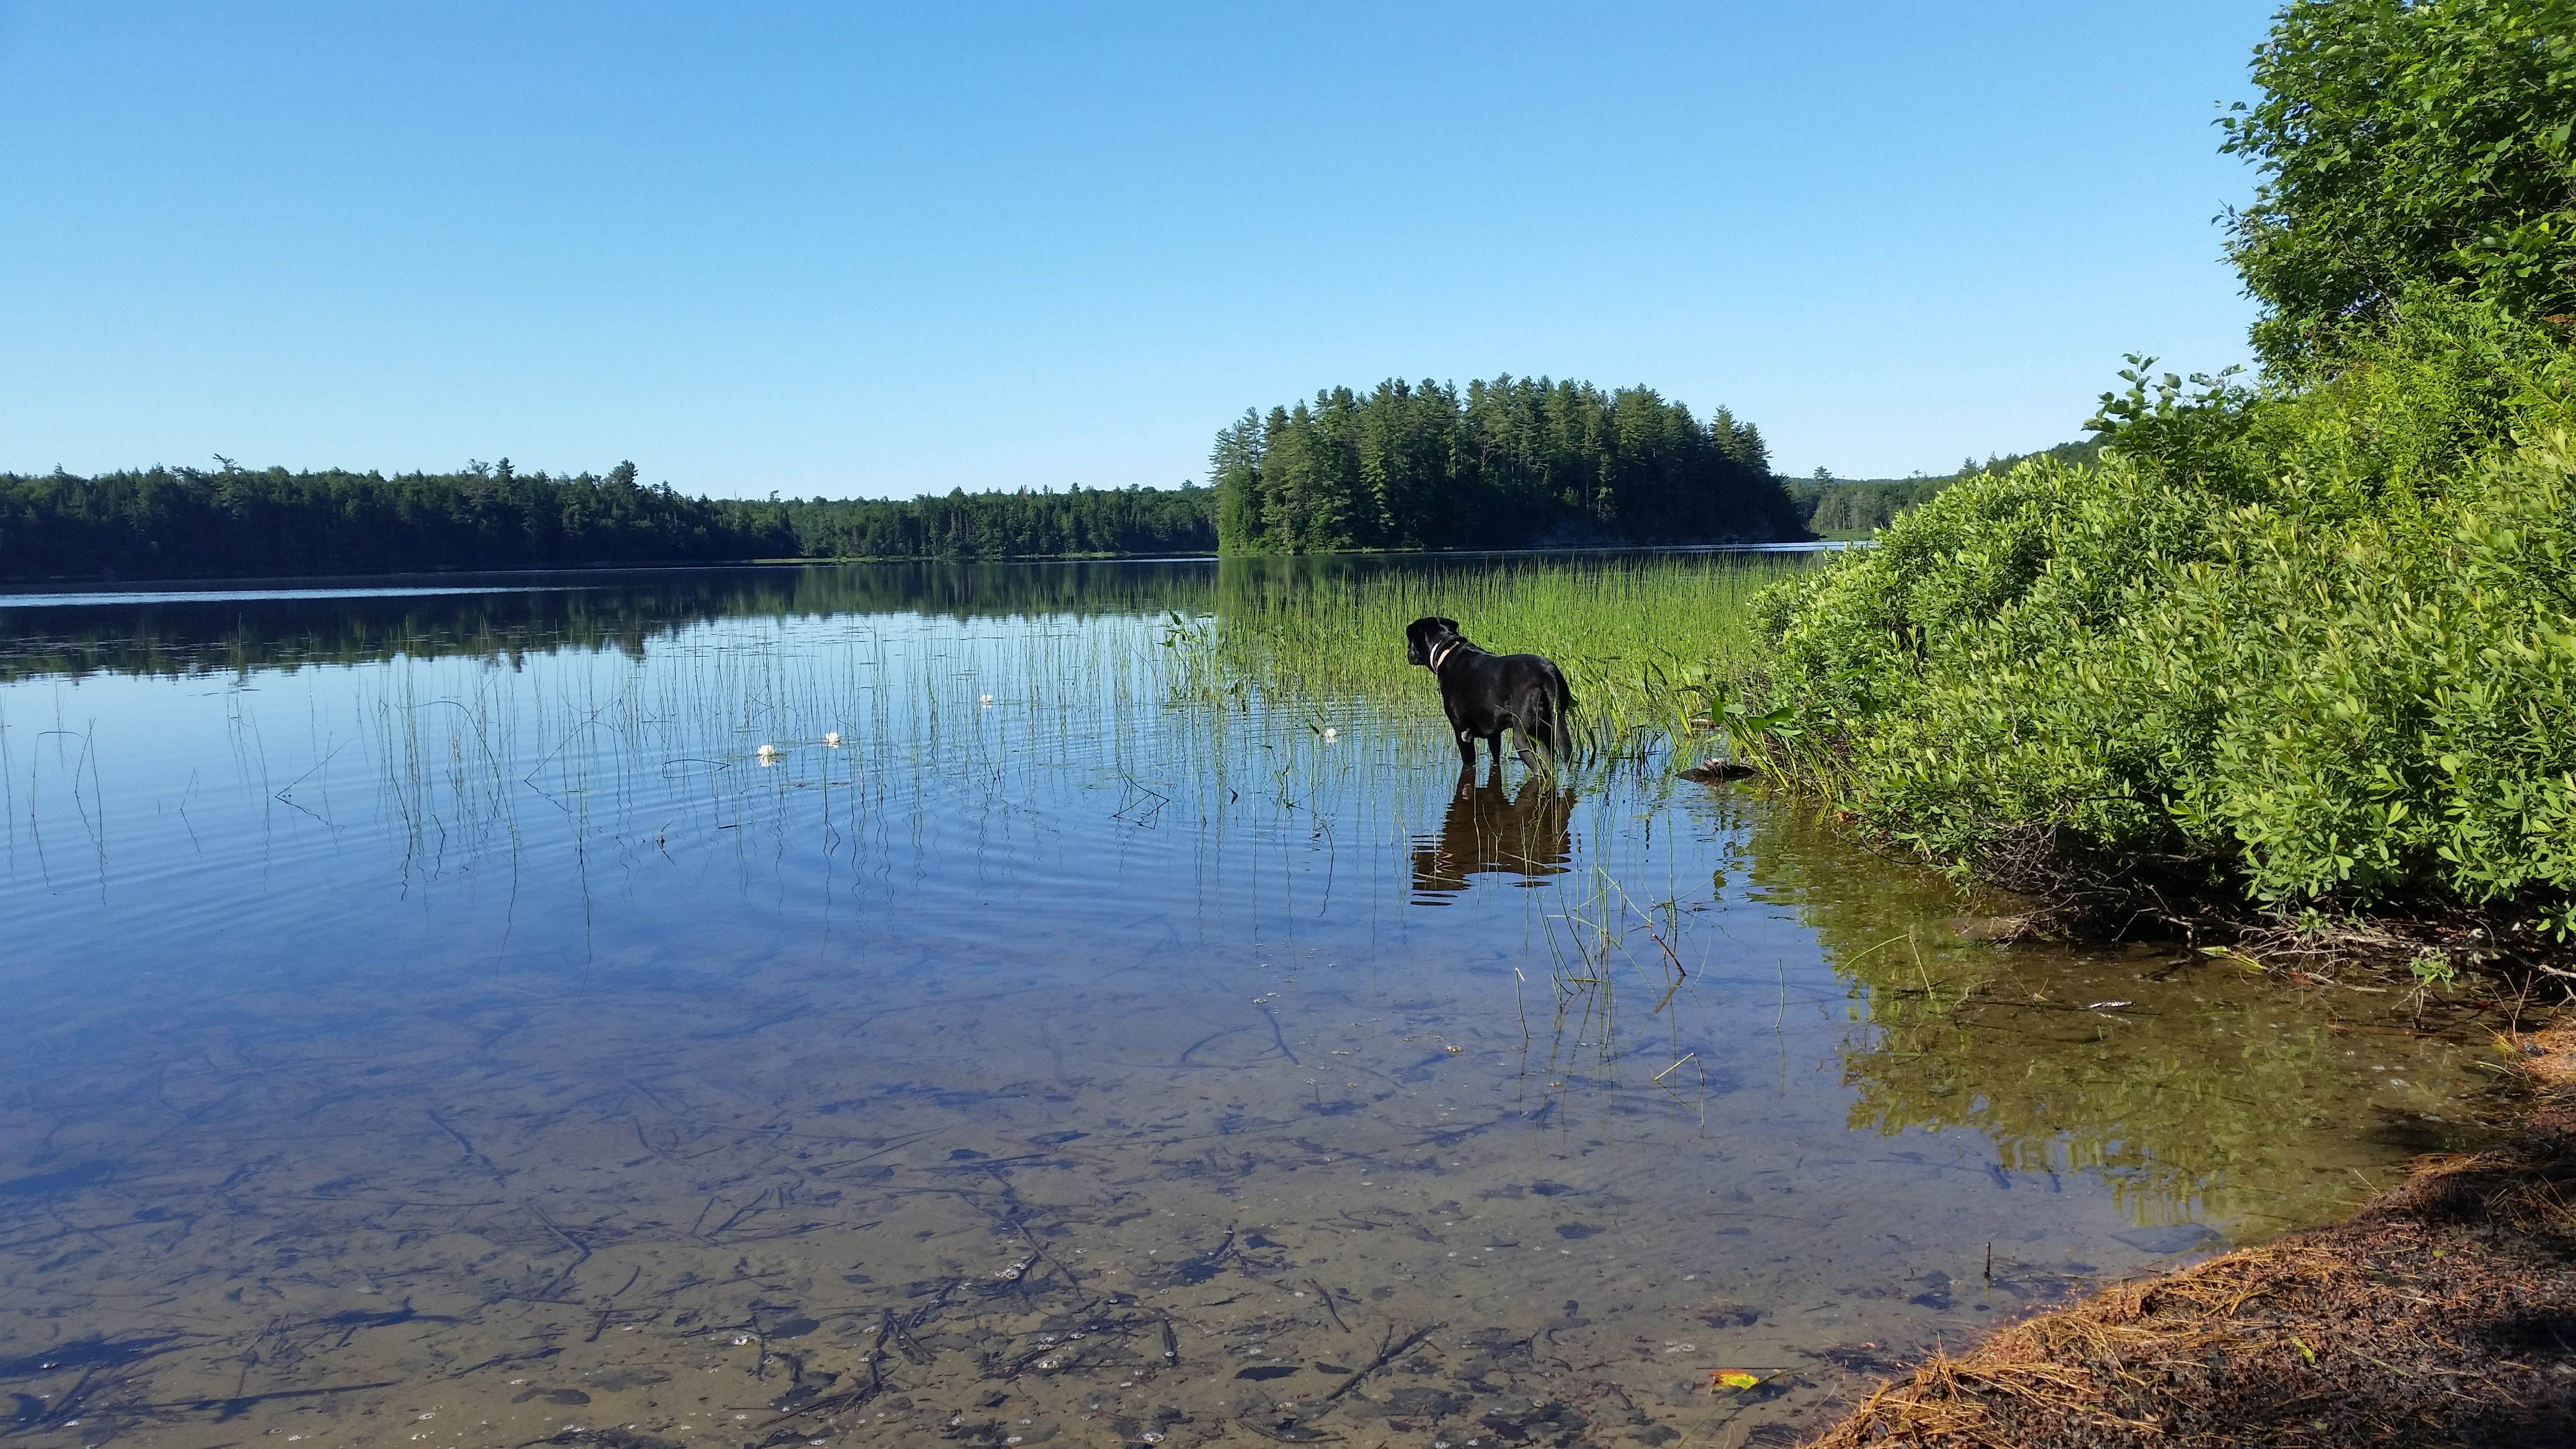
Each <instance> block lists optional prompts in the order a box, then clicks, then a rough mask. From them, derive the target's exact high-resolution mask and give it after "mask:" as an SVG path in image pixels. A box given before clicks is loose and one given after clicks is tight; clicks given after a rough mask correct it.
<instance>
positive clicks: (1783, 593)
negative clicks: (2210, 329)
mask: <svg viewBox="0 0 2576 1449" xmlns="http://www.w3.org/2000/svg"><path fill="white" fill-rule="evenodd" d="M2348 340H2349V341H2350V343H2351V345H2350V346H2349V347H2348V350H2347V351H2346V352H2345V353H2344V355H2343V356H2342V358H2341V359H2340V362H2339V367H2338V371H2337V373H2336V374H2335V376H2333V377H2332V378H2331V379H2330V380H2328V381H2325V382H2322V383H2319V384H2316V385H2314V386H2311V387H2308V388H2305V389H2302V390H2295V391H2292V390H2272V391H2265V392H2256V391H2252V390H2248V389H2242V388H2236V387H2233V386H2232V385H2228V384H2225V383H2223V382H2222V383H2214V384H2210V385H2207V386H2205V387H2204V389H2203V390H2202V392H2201V394H2200V396H2199V397H2198V398H2197V399H2196V400H2195V399H2193V398H2192V397H2190V396H2188V395H2187V394H2185V393H2184V390H2183V387H2182V384H2181V381H2180V380H2179V379H2171V378H2168V379H2164V380H2162V381H2161V382H2156V383H2150V382H2149V380H2148V378H2147V376H2146V373H2145V370H2144V369H2143V368H2137V369H2133V374H2134V376H2133V385H2132V389H2131V392H2130V394H2129V395H2128V397H2126V398H2125V399H2122V398H2115V399H2113V400H2112V402H2113V406H2112V408H2110V409H2109V410H2108V414H2107V415H2106V418H2105V419H2104V422H2105V425H2106V426H2107V427H2108V428H2109V430H2110V432H2109V437H2110V448H2109V451H2108V453H2107V454H2106V461H2105V462H2104V463H2103V464H2102V465H2101V466H2099V467H2095V468H2081V467H2068V466H2064V465H2060V464H2055V463H2036V464H2027V465H2024V466H2022V467H2019V468H2016V469H2014V470H2013V471H2012V472H2011V473H2009V474H2006V475H2002V476H1996V475H1986V476H1984V477H1980V478H1977V479H1974V480H1971V481H1969V482H1966V483H1962V484H1959V485H1957V486H1955V487H1953V488H1951V489H1949V490H1948V491H1946V492H1945V493H1943V494H1942V495H1941V496H1940V497H1939V498H1938V499H1936V500H1935V501H1934V502H1933V503H1931V504H1930V505H1927V506H1926V507H1924V508H1922V509H1919V510H1917V511H1915V512H1913V513H1911V514H1908V515H1906V516H1905V517H1903V518H1901V519H1899V520H1898V521H1897V522H1896V523H1895V525H1894V526H1892V527H1891V528H1889V529H1888V530H1887V532H1886V533H1885V534H1884V535H1883V536H1882V538H1881V541H1880V543H1879V545H1878V546H1877V547H1876V548H1874V549H1871V550H1868V551H1866V552H1863V553H1858V554H1855V555H1853V556H1850V557H1848V558H1845V559H1843V560H1840V561H1838V562H1837V563H1835V564H1834V565H1832V566H1830V567H1828V568H1827V569H1825V570H1823V571H1821V572H1819V573H1817V574H1814V575H1810V576H1808V577H1805V578H1802V579H1799V580H1796V581H1794V582H1793V583H1791V584H1789V585H1786V586H1784V587H1783V588H1782V589H1781V590H1778V591H1775V592H1774V593H1773V594H1771V595H1769V596H1767V597H1766V598H1765V600H1764V602H1763V605H1762V609H1763V620H1762V622H1763V626H1764V628H1765V629H1766V631H1767V632H1768V634H1769V635H1770V637H1771V638H1772V639H1773V640H1774V641H1775V644H1776V648H1775V652H1774V654H1773V656H1772V660H1773V665H1772V672H1771V674H1770V677H1769V679H1768V681H1767V685H1766V687H1764V688H1762V689H1759V690H1757V691H1755V692H1754V694H1753V695H1752V696H1751V703H1750V706H1749V707H1750V708H1759V709H1765V710H1769V709H1785V710H1787V711H1788V713H1787V714H1786V715H1784V716H1782V717H1781V719H1780V722H1779V724H1778V725H1777V726H1776V728H1775V730H1774V731H1773V732H1772V733H1770V734H1769V735H1768V736H1767V737H1766V744H1767V749H1768V753H1769V755H1770V758H1771V759H1772V760H1773V761H1774V763H1775V765H1776V766H1777V767H1778V768H1779V769H1781V770H1782V771H1783V772H1784V773H1786V774H1788V775H1789V776H1791V777H1793V778H1796V779H1799V780H1801V781H1804V782H1805V783H1807V784H1810V785H1812V786H1814V787H1816V788H1818V789H1821V790H1824V791H1826V792H1828V793H1830V794H1831V795H1832V796H1833V797H1834V798H1835V799H1836V800H1837V801H1838V802H1839V803H1841V804H1842V805H1843V806H1845V807H1846V808H1847V809H1849V810H1850V811H1852V812H1853V813H1854V814H1856V815H1857V816H1858V817H1859V818H1860V819H1862V820H1863V821H1865V822H1867V823H1868V824H1869V825H1871V826H1873V827H1875V828H1876V829H1878V830H1880V831H1883V832H1885V833H1886V834H1887V835H1889V836H1891V837H1893V838H1895V839H1898V840H1901V841H1904V842H1906V843H1909V844H1911V845H1913V846H1914V847H1916V848H1917V849H1919V850H1921V851H1922V852H1924V853H1925V854H1926V855H1928V856H1931V857H1933V858H1935V859H1939V860H1944V861H1949V862H1953V863H1956V864H1960V865H1963V866H1967V867H1970V868H1984V869H1987V870H1999V871H2002V872H2004V873H2007V874H2014V873H2021V874H2044V873H2045V872H2046V871H2047V870H2050V869H2053V868H2057V867H2059V866H2062V865H2063V864H2064V863H2065V862H2066V861H2067V860H2068V859H2070V858H2071V857H2090V858H2094V859H2099V858H2103V857H2106V856H2107V857H2118V858H2125V859H2128V860H2132V861H2136V860H2141V859H2144V860H2159V861H2162V862H2164V863H2165V864H2166V865H2167V866H2168V867H2169V868H2171V869H2176V870H2182V871H2186V872H2193V873H2198V874H2199V875H2201V876H2203V877H2204V878H2212V879H2223V880H2227V881H2231V882H2233V883H2235V884H2237V885H2239V886H2241V887H2242V888H2243V889H2244V890H2245V891H2247V892H2249V893H2250V894H2251V895H2252V896H2254V897H2255V898H2258V899H2261V900H2266V901H2277V902H2305V901H2333V902H2348V903H2351V904H2355V905H2373V904H2384V903H2387V902H2390V901H2392V900H2399V899H2405V898H2409V897H2422V898H2433V899H2440V900H2448V901H2456V902H2464V903H2468V904H2472V905H2488V904H2506V903H2511V904H2517V905H2520V906H2523V907H2527V908H2529V909H2530V910H2532V911H2535V912H2537V915H2538V917H2539V918H2540V919H2542V920H2543V921H2545V922H2546V923H2547V924H2548V925H2549V926H2550V928H2551V929H2553V930H2555V931H2557V932H2560V933H2564V932H2565V931H2566V930H2567V929H2568V927H2569V925H2570V924H2571V922H2570V911H2571V909H2576V906H2571V902H2576V593H2571V589H2572V588H2576V585H2571V584H2570V582H2569V580H2570V579H2571V578H2576V493H2571V476H2576V444H2571V442H2570V438H2571V437H2576V354H2571V352H2570V350H2569V349H2568V348H2567V347H2565V346H2564V345H2562V344H2560V343H2559V342H2557V341H2556V340H2555V339H2554V337H2553V336H2552V335H2551V334H2550V333H2549V332H2548V331H2546V330H2545V329H2543V328H2537V327H2532V326H2528V325H2524V326H2519V327H2518V326H2516V325H2515V324H2513V323H2512V322H2511V321H2509V320H2508V319H2504V318H2501V317H2499V316H2498V315H2497V314H2496V313H2495V311H2494V310H2493V309H2492V308H2490V307H2485V306H2480V305H2475V304H2468V303H2463V302H2460V301H2459V300H2457V299H2456V298H2455V297H2452V296H2450V295H2448V294H2444V293H2439V292H2429V291H2427V292H2419V293H2418V294H2416V295H2415V296H2414V297H2412V298H2410V300H2409V302H2408V304H2407V306H2406V308H2405V309H2404V310H2403V311H2402V312H2401V314H2400V315H2399V317H2398V318H2397V319H2396V320H2395V322H2394V323H2393V325H2391V326H2389V327H2387V328H2386V329H2385V330H2383V331H2382V332H2381V333H2379V334H2378V335H2377V336H2375V337H2372V338H2369V339H2348Z"/></svg>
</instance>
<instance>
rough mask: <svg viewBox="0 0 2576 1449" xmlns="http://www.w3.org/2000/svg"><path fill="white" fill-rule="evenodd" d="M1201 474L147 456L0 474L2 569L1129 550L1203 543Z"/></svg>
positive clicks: (88, 571)
mask: <svg viewBox="0 0 2576 1449" xmlns="http://www.w3.org/2000/svg"><path fill="white" fill-rule="evenodd" d="M1211 498H1212V494H1211V491H1210V490H1208V489H1205V488H1199V487H1192V486H1183V487H1180V488H1141V487H1135V488H1114V489H1113V488H1082V487H1079V486H1077V487H1074V488H1072V489H1069V490H1067V491H1065V492H1062V493H1054V492H1035V491H1030V490H1025V489H1023V490H1019V491H1015V492H987V493H967V492H963V491H958V492H952V493H949V494H947V495H946V496H944V497H942V496H927V497H921V498H913V499H872V498H858V499H826V498H813V499H786V500H781V499H778V498H775V497H772V498H770V499H768V500H766V501H751V500H741V499H714V498H697V497H691V496H689V495H687V494H684V493H680V492H678V491H676V490H674V489H673V488H671V486H670V485H669V484H667V483H665V484H656V485H647V484H645V483H643V482H642V481H640V480H639V478H638V477H637V474H636V468H635V465H634V464H632V463H620V464H618V465H617V466H616V467H614V468H611V469H610V470H608V472H607V474H606V475H605V476H599V475H594V474H590V473H582V474H578V475H574V476H570V477H557V476H552V475H549V474H546V473H520V472H517V471H515V470H514V469H513V468H512V467H511V466H510V463H509V461H508V460H507V459H504V460H502V461H501V462H499V463H497V464H491V465H481V464H477V465H470V466H468V467H467V468H465V469H463V470H460V471H458V472H455V473H402V474H396V475H394V476H392V477H386V476H385V475H383V474H381V473H351V472H345V471H342V470H338V469H331V470H326V471H322V472H303V473H290V472H288V471H287V470H286V469H284V468H269V469H264V470H251V469H244V468H236V467H231V466H226V467H223V468H220V469H216V470H204V469H196V468H151V469H141V470H135V471H129V472H118V473H101V474H98V475H96V476H93V477H87V478H82V477H75V476H73V475H71V474H68V473H62V472H55V473H50V474H15V473H6V474H0V577H5V578H11V579H22V580H25V579H96V578H126V579H187V578H226V577H230V578H247V577H293V576H310V575H318V574H370V573H400V572H412V571H427V570H436V569H513V568H573V567H586V566H591V565H599V564H685V563H731V562H740V561H744V560H753V559H887V560H923V559H998V558H1081V557H1093V558H1099V557H1134V556H1151V555H1157V554H1175V553H1182V554H1190V553H1196V554H1204V553H1209V552H1212V551H1214V549H1215V547H1216V533H1215V530H1214V527H1213V525H1212V522H1211V514H1212V509H1211V507H1210V500H1211Z"/></svg>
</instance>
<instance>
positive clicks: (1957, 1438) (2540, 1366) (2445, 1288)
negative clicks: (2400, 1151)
mask: <svg viewBox="0 0 2576 1449" xmlns="http://www.w3.org/2000/svg"><path fill="white" fill-rule="evenodd" d="M2505 1045H2506V1046H2507V1047H2508V1049H2509V1050H2512V1051H2514V1052H2515V1053H2516V1055H2517V1056H2519V1057H2521V1058H2522V1060H2523V1061H2524V1063H2525V1065H2526V1066H2527V1067H2529V1068H2530V1070H2531V1071H2532V1074H2533V1076H2534V1078H2535V1079H2536V1082H2537V1086H2538V1094H2537V1106H2536V1108H2535V1110H2534V1112H2533V1114H2532V1116H2531V1117H2530V1119H2529V1121H2528V1123H2527V1124H2526V1130H2525V1131H2524V1133H2523V1134H2522V1136H2521V1137H2520V1138H2518V1139H2517V1140H2516V1141H2515V1142H2514V1143H2512V1144H2511V1145H2509V1146H2506V1147H2501V1148H2497V1149H2493V1150H2490V1151H2487V1152H2482V1153H2479V1154H2477V1155H2475V1156H2471V1157H2458V1158H2446V1159H2437V1160H2433V1161H2429V1162H2426V1163H2424V1164H2423V1165H2422V1166H2421V1167H2420V1168H2419V1169H2418V1170H2417V1172H2416V1173H2415V1175H2414V1176H2413V1178H2411V1179H2410V1180H2409V1181H2408V1182H2407V1183H2406V1184H2405V1185H2404V1186H2401V1187H2399V1188H2397V1189H2395V1190H2394V1191H2391V1192H2389V1193H2388V1194H2386V1195H2385V1196H2383V1197H2381V1198H2379V1199H2378V1200H2377V1201H2375V1202H2373V1203H2372V1204H2371V1205H2370V1206H2368V1207H2366V1208H2364V1209H2363V1210H2362V1211H2361V1212H2359V1213H2357V1214H2355V1215H2354V1216H2352V1217H2350V1218H2348V1219H2346V1220H2344V1221H2343V1222H2340V1223H2337V1224H2334V1225H2333V1226H2330V1227H2325V1228H2318V1229H2314V1230H2312V1231H2308V1232H2304V1233H2295V1234H2292V1235H2290V1236H2288V1237H2285V1238H2283V1239H2281V1240H2280V1241H2278V1242H2275V1243H2272V1244H2269V1245H2267V1246H2264V1247H2260V1248H2251V1249H2247V1250H2244V1251H2242V1252H2234V1253H2228V1254H2226V1255H2224V1256H2222V1257H2218V1258H2213V1259H2210V1260H2209V1261H2207V1262H2205V1263H2201V1264H2199V1265H2198V1266H2196V1267H2192V1268H2189V1269H2186V1270H2184V1271H2182V1272H2179V1273H2174V1274H2171V1275H2168V1276H2166V1277H2162V1278H2157V1279H2153V1280H2149V1281H2145V1282H2140V1283H2132V1284H2126V1285H2123V1286H2120V1287H2116V1288H2112V1289H2108V1290H2106V1291H2104V1292H2101V1293H2098V1294H2096V1295H2094V1296H2093V1297H2091V1298H2089V1299H2086V1300H2084V1301H2083V1302H2080V1303H2077V1304H2075V1305H2073V1306H2071V1307H2068V1308H2065V1309H2062V1310H2059V1311H2057V1312H2053V1313H2047V1314H2042V1315H2040V1316H2038V1317H2036V1318H2032V1319H2028V1320H2026V1321H2024V1322H2022V1323H2019V1324H2016V1325H2014V1326H2012V1327H2010V1328H2007V1329H2005V1330H2003V1331H2001V1332H1999V1333H1997V1334H1995V1335H1994V1336H1993V1337H1991V1338H1989V1339H1987V1340H1986V1341H1984V1342H1983V1343H1981V1344H1980V1345H1978V1346H1977V1347H1976V1348H1975V1349H1973V1350H1971V1351H1970V1352H1968V1353H1966V1354H1964V1355H1961V1356H1959V1357H1956V1358H1951V1357H1946V1356H1944V1357H1939V1358H1936V1359H1934V1360H1933V1361H1932V1362H1930V1363H1927V1364H1925V1365H1923V1366H1922V1367H1921V1368H1918V1369H1917V1370H1915V1372H1914V1373H1913V1375H1912V1376H1911V1377H1909V1378H1905V1379H1899V1380H1896V1381H1893V1382H1890V1383H1888V1384H1886V1385H1884V1386H1882V1387H1880V1388H1879V1389H1878V1390H1877V1391H1876V1392H1875V1393H1873V1394H1871V1395H1870V1396H1869V1398H1868V1399H1866V1400H1864V1401H1863V1402H1862V1403H1861V1405H1860V1406H1859V1407H1858V1408H1857V1409H1855V1410H1854V1411H1853V1412H1852V1413H1851V1414H1850V1415H1849V1416H1848V1417H1847V1418H1845V1419H1844V1420H1843V1421H1842V1422H1841V1423H1839V1424H1837V1425H1835V1426H1834V1427H1833V1428H1832V1429H1831V1430H1830V1431H1829V1432H1827V1433H1826V1434H1825V1435H1824V1436H1823V1437H1821V1438H1819V1439H1816V1440H1814V1441H1812V1444H1813V1449H1849V1446H1857V1445H1869V1444H1925V1445H1960V1446H1964V1445H1993V1446H2016V1449H2018V1446H2042V1445H2047V1446H2058V1445H2063V1446H2069V1449H2073V1446H2087V1449H2090V1446H2097V1445H2145V1444H2154V1445H2159V1446H2177V1445H2195V1446H2222V1445H2257V1444H2259V1445H2311V1446H2322V1445H2351V1444H2383V1443H2386V1444H2406V1445H2472V1444H2474V1445H2535V1446H2537V1445H2548V1446H2566V1445H2571V1444H2576V1025H2562V1026H2560V1027H2559V1028H2557V1029H2555V1030H2553V1031H2551V1032H2548V1033H2543V1034H2541V1035H2538V1036H2532V1037H2524V1038H2520V1039H2517V1040H2515V1041H2513V1042H2510V1043H2507V1044H2505Z"/></svg>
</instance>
